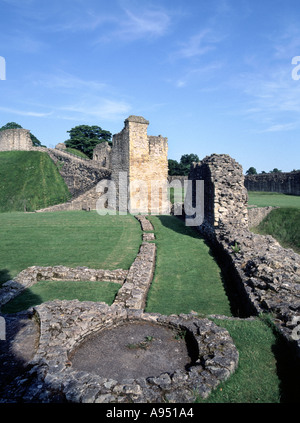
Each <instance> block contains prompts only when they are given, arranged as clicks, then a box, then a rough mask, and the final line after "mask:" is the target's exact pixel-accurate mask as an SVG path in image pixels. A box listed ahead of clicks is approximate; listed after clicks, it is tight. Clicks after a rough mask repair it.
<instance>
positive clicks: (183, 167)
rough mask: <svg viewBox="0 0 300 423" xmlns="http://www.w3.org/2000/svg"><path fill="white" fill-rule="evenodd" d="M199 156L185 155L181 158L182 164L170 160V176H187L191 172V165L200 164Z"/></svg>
mask: <svg viewBox="0 0 300 423" xmlns="http://www.w3.org/2000/svg"><path fill="white" fill-rule="evenodd" d="M199 161H200V160H199V157H198V156H197V154H184V155H183V156H181V159H180V162H179V163H178V161H177V160H172V159H169V160H168V165H169V175H170V176H174V175H175V176H187V175H188V174H189V172H190V168H191V164H192V163H193V162H199Z"/></svg>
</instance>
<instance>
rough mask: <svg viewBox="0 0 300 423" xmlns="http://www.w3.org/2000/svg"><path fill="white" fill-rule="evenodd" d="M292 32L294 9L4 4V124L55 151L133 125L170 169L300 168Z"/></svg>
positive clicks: (0, 18) (295, 0) (43, 1)
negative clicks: (77, 135)
mask: <svg viewBox="0 0 300 423" xmlns="http://www.w3.org/2000/svg"><path fill="white" fill-rule="evenodd" d="M299 22H300V3H299V0H209V1H208V0H205V1H204V0H153V1H148V0H128V1H127V0H109V1H107V0H105V1H102V0H51V1H49V0H0V29H1V31H0V56H2V57H3V58H4V59H5V63H6V79H5V80H0V126H2V125H5V124H6V123H7V122H12V121H13V122H17V123H19V124H20V125H22V127H23V128H26V129H30V130H31V132H32V133H33V134H34V135H35V136H36V137H37V138H38V139H39V140H40V141H41V142H42V143H43V144H45V145H47V146H49V147H54V146H55V145H56V144H57V143H59V142H64V141H65V140H66V139H68V137H69V136H68V134H67V131H68V130H70V129H71V128H73V127H74V126H76V125H81V124H86V125H99V126H101V127H102V128H103V129H106V130H109V131H110V132H112V133H113V134H114V133H118V132H120V131H121V130H122V128H123V124H124V120H125V119H126V118H127V117H128V116H129V115H139V116H143V117H145V118H146V119H148V120H149V121H150V125H149V129H148V134H149V135H159V134H161V135H162V136H164V137H168V139H169V158H170V159H175V160H180V157H181V156H182V155H183V154H190V153H195V154H198V156H199V158H200V159H202V158H204V157H205V156H207V155H210V154H213V153H218V154H221V153H225V154H229V155H231V156H232V157H233V158H234V159H236V160H237V161H238V162H239V163H240V164H241V165H242V166H243V169H244V171H246V170H247V169H248V168H249V167H250V166H254V167H255V168H256V169H257V171H259V172H260V171H263V170H264V171H267V172H268V171H270V170H272V169H273V168H275V167H277V168H279V169H281V170H282V171H291V170H293V169H299V168H300V163H299V157H300V154H299V153H300V143H299V138H300V137H299V135H300V80H297V79H293V78H292V71H293V69H294V68H295V64H294V65H293V64H292V59H293V57H295V56H300V26H299ZM299 75H300V71H299Z"/></svg>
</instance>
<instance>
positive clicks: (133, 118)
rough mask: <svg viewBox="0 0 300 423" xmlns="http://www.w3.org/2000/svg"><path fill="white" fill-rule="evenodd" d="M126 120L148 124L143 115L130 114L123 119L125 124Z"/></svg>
mask: <svg viewBox="0 0 300 423" xmlns="http://www.w3.org/2000/svg"><path fill="white" fill-rule="evenodd" d="M128 122H134V123H144V124H145V125H149V121H148V120H146V119H145V118H143V116H133V115H131V116H129V117H128V118H127V119H126V120H125V125H126V124H127V123H128Z"/></svg>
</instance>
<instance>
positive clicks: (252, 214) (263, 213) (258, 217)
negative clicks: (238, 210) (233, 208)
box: [248, 206, 277, 228]
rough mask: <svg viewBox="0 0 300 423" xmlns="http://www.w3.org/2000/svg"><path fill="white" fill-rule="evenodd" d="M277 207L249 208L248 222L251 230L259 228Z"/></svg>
mask: <svg viewBox="0 0 300 423" xmlns="http://www.w3.org/2000/svg"><path fill="white" fill-rule="evenodd" d="M276 208H277V207H271V206H269V207H249V209H248V220H249V228H253V227H255V226H258V225H259V224H260V223H261V222H262V221H263V220H264V218H265V217H267V216H268V214H270V213H271V211H272V210H275V209H276Z"/></svg>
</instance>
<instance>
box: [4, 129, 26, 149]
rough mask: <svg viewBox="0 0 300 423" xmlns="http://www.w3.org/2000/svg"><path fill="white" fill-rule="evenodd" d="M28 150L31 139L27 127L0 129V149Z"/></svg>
mask: <svg viewBox="0 0 300 423" xmlns="http://www.w3.org/2000/svg"><path fill="white" fill-rule="evenodd" d="M13 150H18V151H29V150H32V141H31V138H30V131H29V130H28V129H23V128H17V129H6V130H4V131H0V151H13Z"/></svg>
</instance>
